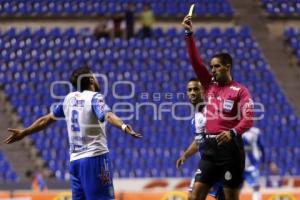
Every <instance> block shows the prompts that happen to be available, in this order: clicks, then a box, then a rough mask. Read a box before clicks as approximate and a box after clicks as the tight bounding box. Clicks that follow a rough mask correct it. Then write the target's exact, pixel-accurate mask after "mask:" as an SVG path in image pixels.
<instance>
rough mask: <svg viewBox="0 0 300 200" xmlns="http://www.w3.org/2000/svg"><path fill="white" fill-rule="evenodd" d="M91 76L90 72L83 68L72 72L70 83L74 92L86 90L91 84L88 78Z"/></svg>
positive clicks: (87, 68) (88, 69)
mask: <svg viewBox="0 0 300 200" xmlns="http://www.w3.org/2000/svg"><path fill="white" fill-rule="evenodd" d="M92 76H93V72H92V70H91V69H90V68H89V67H87V66H85V67H79V68H77V69H75V70H74V71H73V72H72V75H71V78H70V82H71V84H72V85H73V87H75V88H76V90H79V91H81V92H82V91H83V90H87V89H88V88H89V86H90V84H91V82H90V78H91V77H92Z"/></svg>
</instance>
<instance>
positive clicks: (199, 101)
mask: <svg viewBox="0 0 300 200" xmlns="http://www.w3.org/2000/svg"><path fill="white" fill-rule="evenodd" d="M186 93H187V96H188V98H189V101H190V103H191V104H192V105H193V106H194V109H195V110H194V112H195V113H194V118H193V119H192V121H191V127H192V131H193V134H194V136H195V137H194V140H193V142H192V143H191V144H190V146H189V147H188V148H187V149H186V150H185V151H184V153H183V154H182V155H181V157H180V158H179V159H178V160H177V161H176V167H177V169H178V168H179V167H180V166H181V165H182V164H183V163H184V162H185V161H186V160H187V159H188V158H189V157H191V156H193V155H195V154H196V153H197V152H200V156H201V149H202V147H201V145H202V144H203V141H204V140H205V123H206V119H205V117H204V114H203V112H204V106H205V103H204V101H203V89H202V87H201V83H200V82H199V80H198V79H196V78H192V79H190V80H189V81H188V83H187V87H186ZM199 173H201V171H199V169H198V170H197V171H196V173H195V175H194V177H193V178H192V181H191V184H190V187H189V189H188V192H189V193H188V196H189V199H191V198H192V197H191V196H192V191H193V190H194V185H195V178H196V177H197V175H199ZM209 195H210V196H213V197H215V198H216V199H217V200H224V199H225V198H224V193H223V187H222V184H221V183H216V184H215V185H214V186H213V187H212V188H211V190H210V192H209Z"/></svg>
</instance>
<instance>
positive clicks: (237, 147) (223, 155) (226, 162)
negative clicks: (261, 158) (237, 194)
mask: <svg viewBox="0 0 300 200" xmlns="http://www.w3.org/2000/svg"><path fill="white" fill-rule="evenodd" d="M202 145H203V146H202V147H203V150H202V153H201V160H200V162H199V167H198V168H199V170H200V172H201V173H198V175H197V176H196V177H195V181H196V182H202V183H205V184H207V185H209V186H213V184H214V183H216V182H220V181H221V182H222V183H223V187H225V188H226V187H227V188H232V189H238V188H240V187H241V186H242V184H243V181H244V179H243V173H244V168H245V152H244V147H243V142H242V138H241V136H237V137H235V138H234V139H232V140H231V141H230V142H228V143H226V144H222V145H218V144H217V140H216V139H215V138H205V140H204V142H203V144H202Z"/></svg>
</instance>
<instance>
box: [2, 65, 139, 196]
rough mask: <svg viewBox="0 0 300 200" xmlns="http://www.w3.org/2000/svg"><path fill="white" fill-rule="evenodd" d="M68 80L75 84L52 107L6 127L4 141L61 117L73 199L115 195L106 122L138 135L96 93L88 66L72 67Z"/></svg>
mask: <svg viewBox="0 0 300 200" xmlns="http://www.w3.org/2000/svg"><path fill="white" fill-rule="evenodd" d="M71 83H72V85H73V86H74V87H75V88H76V91H75V92H71V93H69V94H68V95H67V96H66V97H65V98H64V101H63V102H62V103H61V104H59V105H57V106H56V107H55V108H54V110H53V111H52V112H51V113H49V114H47V115H45V116H43V117H41V118H39V119H37V120H36V121H35V122H34V123H33V124H32V125H30V126H29V127H27V128H24V129H11V128H10V129H8V130H9V131H10V132H12V134H11V135H10V136H9V137H8V138H7V139H6V140H5V142H6V143H7V144H10V143H13V142H16V141H18V140H21V139H23V138H24V137H25V136H28V135H31V134H32V133H35V132H38V131H41V130H43V129H45V128H46V127H48V126H49V125H50V124H52V123H53V122H55V121H56V120H58V118H64V119H65V120H66V123H67V129H68V137H69V143H70V161H71V162H70V174H71V189H72V197H73V199H74V200H85V199H89V200H93V199H101V200H112V199H115V196H114V188H113V181H112V170H111V162H110V158H109V154H108V152H109V151H108V147H107V139H106V132H105V125H106V122H109V123H110V124H112V125H113V126H115V127H117V128H119V129H122V130H123V131H124V132H125V133H127V134H128V135H130V136H132V137H134V138H140V137H141V135H140V134H139V133H136V132H135V131H133V129H132V128H131V127H130V126H129V125H127V124H124V123H123V121H122V120H121V119H120V118H119V117H117V116H116V115H115V114H114V113H113V112H112V111H111V110H110V108H109V107H108V105H107V104H106V103H105V101H104V96H103V95H102V94H101V93H99V88H100V86H99V83H98V81H97V79H96V78H95V76H94V74H93V72H92V71H91V70H90V69H89V68H88V67H81V68H78V69H76V70H74V71H73V73H72V76H71Z"/></svg>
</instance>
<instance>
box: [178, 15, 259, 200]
mask: <svg viewBox="0 0 300 200" xmlns="http://www.w3.org/2000/svg"><path fill="white" fill-rule="evenodd" d="M182 26H183V27H184V29H185V33H186V43H187V48H188V54H189V57H190V61H191V64H192V66H193V68H194V71H195V72H196V75H197V77H198V78H199V80H200V82H201V84H202V86H203V88H204V98H205V101H206V103H207V106H206V112H205V117H206V118H207V123H206V126H205V132H206V135H205V142H204V147H203V148H204V150H203V153H202V157H201V161H200V163H199V170H200V171H201V173H199V174H198V176H197V177H196V180H195V181H196V183H195V186H194V187H195V188H197V189H195V190H193V194H192V200H205V198H206V196H207V193H208V192H209V189H210V188H211V186H212V185H213V184H214V183H216V182H219V181H221V182H223V186H224V193H225V199H226V200H238V199H239V193H240V188H241V186H242V183H243V172H244V166H245V153H244V148H243V143H242V139H241V135H242V134H243V133H244V132H245V131H247V130H248V129H249V128H251V127H252V125H253V101H252V99H251V96H250V94H249V91H248V90H247V88H246V87H245V86H243V85H242V84H240V83H238V82H236V81H234V80H233V79H232V75H231V68H232V58H231V56H230V55H229V54H227V53H220V54H216V55H214V56H213V57H212V59H211V61H210V69H211V73H210V72H209V71H208V70H207V68H206V67H205V65H204V64H203V61H202V59H201V56H200V54H199V52H198V50H197V48H196V45H195V41H194V38H193V30H192V20H191V17H190V16H186V17H185V18H184V19H183V22H182Z"/></svg>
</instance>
